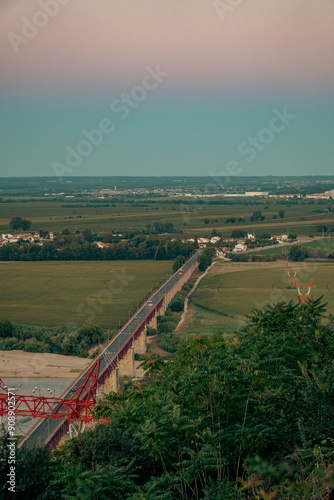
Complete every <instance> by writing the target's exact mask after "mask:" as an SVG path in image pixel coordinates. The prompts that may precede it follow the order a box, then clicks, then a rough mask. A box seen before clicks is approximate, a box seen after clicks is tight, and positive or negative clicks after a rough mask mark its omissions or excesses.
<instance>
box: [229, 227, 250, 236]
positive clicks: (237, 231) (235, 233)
mask: <svg viewBox="0 0 334 500" xmlns="http://www.w3.org/2000/svg"><path fill="white" fill-rule="evenodd" d="M246 236H247V233H246V231H243V229H234V230H233V231H232V234H231V238H245V237H246Z"/></svg>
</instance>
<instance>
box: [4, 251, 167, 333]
mask: <svg viewBox="0 0 334 500" xmlns="http://www.w3.org/2000/svg"><path fill="white" fill-rule="evenodd" d="M171 269H172V262H170V261H159V262H155V261H108V262H96V261H90V262H10V263H0V273H1V283H2V286H1V290H0V321H1V320H5V319H9V320H10V321H13V322H15V323H23V324H35V325H45V326H55V325H63V324H70V323H74V324H77V325H82V324H94V325H99V326H101V327H104V328H108V329H110V330H116V329H118V327H119V324H123V323H124V322H125V321H126V320H127V319H128V318H129V314H133V313H134V311H135V310H136V308H137V305H138V304H139V305H140V303H141V302H142V301H143V300H144V299H145V297H147V296H148V295H149V294H150V293H151V291H152V290H153V289H154V288H156V287H157V286H158V284H159V283H161V282H163V281H165V279H166V278H167V275H169V274H170V273H171Z"/></svg>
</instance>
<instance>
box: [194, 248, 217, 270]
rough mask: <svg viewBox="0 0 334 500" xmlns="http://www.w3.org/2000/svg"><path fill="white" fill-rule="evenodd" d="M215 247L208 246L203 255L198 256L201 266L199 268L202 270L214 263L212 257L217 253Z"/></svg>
mask: <svg viewBox="0 0 334 500" xmlns="http://www.w3.org/2000/svg"><path fill="white" fill-rule="evenodd" d="M215 252H216V251H215V249H214V247H211V246H208V247H206V248H205V249H204V250H203V252H202V253H201V255H200V256H199V257H198V262H199V266H198V269H199V270H200V271H206V269H207V268H208V267H209V266H211V264H212V259H213V257H214V255H215Z"/></svg>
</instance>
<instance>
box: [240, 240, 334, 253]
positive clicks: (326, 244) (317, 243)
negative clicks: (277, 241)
mask: <svg viewBox="0 0 334 500" xmlns="http://www.w3.org/2000/svg"><path fill="white" fill-rule="evenodd" d="M294 245H298V246H302V247H305V248H307V247H310V248H325V249H326V250H328V251H329V252H334V238H321V239H318V238H317V239H315V240H313V241H312V240H311V241H307V242H306V243H294V244H293V245H288V246H285V245H283V246H277V247H276V248H268V250H263V249H261V250H260V251H261V254H260V255H277V254H284V255H286V254H288V253H289V252H290V249H291V247H292V246H294ZM248 253H254V254H255V253H256V254H258V251H256V252H252V251H250V252H248Z"/></svg>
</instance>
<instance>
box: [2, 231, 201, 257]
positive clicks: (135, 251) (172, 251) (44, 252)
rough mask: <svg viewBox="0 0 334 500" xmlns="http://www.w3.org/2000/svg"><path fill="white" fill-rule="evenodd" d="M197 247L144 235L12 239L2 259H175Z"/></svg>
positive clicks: (3, 251) (4, 249)
mask: <svg viewBox="0 0 334 500" xmlns="http://www.w3.org/2000/svg"><path fill="white" fill-rule="evenodd" d="M195 249H196V245H195V244H194V243H191V242H186V243H182V242H180V241H161V240H157V239H154V238H147V237H145V236H141V237H140V236H139V237H135V238H133V239H132V240H129V241H119V242H118V243H111V244H110V246H108V247H106V248H99V247H98V246H97V245H96V244H95V243H92V242H89V241H82V240H78V239H74V240H72V241H67V240H66V238H65V239H63V240H61V241H60V240H59V239H58V240H55V241H46V242H45V243H44V244H43V245H41V246H40V245H36V244H32V243H26V242H22V243H11V244H10V245H3V246H2V247H1V248H0V260H2V261H44V260H58V261H64V260H142V259H155V260H173V259H175V258H176V257H177V256H178V255H182V256H183V257H185V258H187V257H189V256H190V255H191V254H192V253H193V252H194V251H195Z"/></svg>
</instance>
